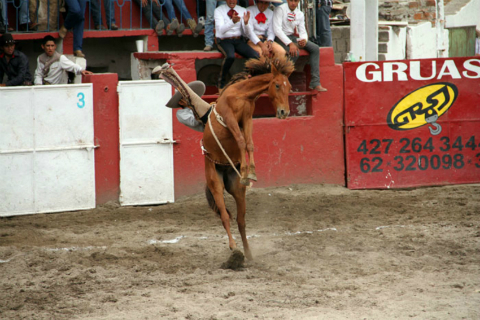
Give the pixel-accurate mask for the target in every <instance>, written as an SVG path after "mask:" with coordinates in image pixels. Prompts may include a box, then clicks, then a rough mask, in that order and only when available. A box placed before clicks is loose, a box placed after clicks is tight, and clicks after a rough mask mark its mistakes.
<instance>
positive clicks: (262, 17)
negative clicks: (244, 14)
mask: <svg viewBox="0 0 480 320" xmlns="http://www.w3.org/2000/svg"><path fill="white" fill-rule="evenodd" d="M255 20H257V21H258V23H259V24H260V23H265V22H266V21H267V17H266V16H265V14H264V13H263V12H260V13H259V14H257V15H256V16H255Z"/></svg>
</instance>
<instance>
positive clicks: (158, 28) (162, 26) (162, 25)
mask: <svg viewBox="0 0 480 320" xmlns="http://www.w3.org/2000/svg"><path fill="white" fill-rule="evenodd" d="M163 29H165V22H163V20H160V21H158V23H157V25H156V26H155V32H156V33H157V35H159V36H163Z"/></svg>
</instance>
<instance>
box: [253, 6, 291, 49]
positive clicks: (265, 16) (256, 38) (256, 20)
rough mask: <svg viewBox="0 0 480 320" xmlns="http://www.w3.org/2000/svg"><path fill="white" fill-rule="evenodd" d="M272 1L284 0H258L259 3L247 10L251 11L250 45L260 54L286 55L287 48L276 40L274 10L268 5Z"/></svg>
mask: <svg viewBox="0 0 480 320" xmlns="http://www.w3.org/2000/svg"><path fill="white" fill-rule="evenodd" d="M270 3H282V0H258V1H257V4H256V5H254V6H250V7H248V8H247V10H248V11H249V12H250V17H252V18H251V19H250V23H249V24H248V25H249V26H250V29H251V32H250V39H249V40H248V42H247V43H248V45H249V46H250V47H252V48H253V50H255V51H257V52H258V54H259V55H263V56H266V57H268V56H270V55H272V54H274V55H285V54H286V52H285V49H283V48H282V46H280V45H279V44H278V43H276V42H274V40H275V32H273V11H272V10H270V9H269V8H268V7H269V6H270Z"/></svg>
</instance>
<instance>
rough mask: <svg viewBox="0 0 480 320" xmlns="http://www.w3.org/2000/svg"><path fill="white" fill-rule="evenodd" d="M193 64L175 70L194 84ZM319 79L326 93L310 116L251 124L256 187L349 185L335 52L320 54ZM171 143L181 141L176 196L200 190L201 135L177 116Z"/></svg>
mask: <svg viewBox="0 0 480 320" xmlns="http://www.w3.org/2000/svg"><path fill="white" fill-rule="evenodd" d="M197 58H198V57H197ZM169 62H173V63H175V62H176V61H175V59H171V60H169ZM194 63H195V60H194V59H192V60H188V59H185V57H184V58H183V59H182V61H181V63H180V61H177V63H176V64H175V70H176V71H177V73H178V74H179V75H180V77H182V78H183V79H184V80H185V81H186V82H190V81H193V80H196V75H195V73H194V72H193V73H192V70H194V67H195V64H194ZM320 79H321V83H322V85H323V86H324V87H326V88H328V92H324V93H320V94H317V95H313V96H312V103H311V110H310V114H311V115H309V116H302V117H289V118H288V119H286V120H279V119H276V118H260V119H254V120H253V121H254V132H253V137H254V144H255V161H256V165H257V177H258V182H257V183H255V184H254V187H267V186H282V185H289V184H293V183H328V184H339V185H345V161H344V147H343V67H342V65H336V64H335V62H334V55H333V49H332V48H321V49H320ZM174 112H175V111H174ZM173 138H174V140H176V141H178V144H176V145H175V146H174V164H175V169H174V170H175V196H176V197H179V196H184V195H189V194H193V193H197V192H200V191H202V190H203V188H204V183H205V178H204V157H203V155H202V154H201V150H200V140H201V138H202V135H201V134H200V133H197V132H195V131H193V130H192V129H190V128H188V127H186V126H184V125H182V124H180V123H179V122H178V121H177V120H176V117H175V116H174V123H173Z"/></svg>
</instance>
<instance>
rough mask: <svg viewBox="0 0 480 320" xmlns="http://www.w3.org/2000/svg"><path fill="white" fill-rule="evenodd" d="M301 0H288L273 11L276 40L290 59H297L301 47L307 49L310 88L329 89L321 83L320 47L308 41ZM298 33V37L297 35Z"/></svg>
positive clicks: (321, 90) (317, 89)
mask: <svg viewBox="0 0 480 320" xmlns="http://www.w3.org/2000/svg"><path fill="white" fill-rule="evenodd" d="M299 1H300V0H287V3H284V4H282V5H281V6H278V7H277V8H276V9H275V12H274V13H273V30H274V32H275V36H276V38H275V41H276V42H278V43H279V44H280V45H281V46H282V47H283V48H284V49H285V50H286V51H287V52H288V54H289V55H290V59H291V60H292V61H293V62H294V63H295V61H297V59H298V56H299V53H300V49H305V50H306V51H308V53H309V54H310V56H309V62H310V85H309V87H310V89H312V90H316V91H320V92H323V91H327V89H325V88H324V87H322V85H321V84H320V68H319V64H320V48H319V47H318V46H317V45H316V44H315V43H313V42H311V41H308V34H307V31H306V29H305V16H304V14H303V12H302V11H300V10H299V9H298V3H299ZM296 33H298V39H297V36H296Z"/></svg>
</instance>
